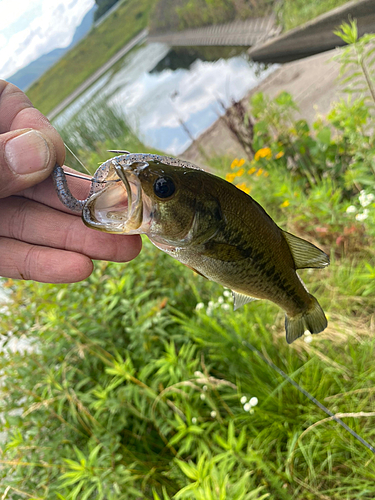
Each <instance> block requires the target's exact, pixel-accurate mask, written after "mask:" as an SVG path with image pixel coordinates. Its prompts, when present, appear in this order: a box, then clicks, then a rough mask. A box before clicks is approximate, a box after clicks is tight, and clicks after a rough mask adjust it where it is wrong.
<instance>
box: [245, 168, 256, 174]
mask: <svg viewBox="0 0 375 500" xmlns="http://www.w3.org/2000/svg"><path fill="white" fill-rule="evenodd" d="M256 170H257V169H256V168H255V167H252V168H251V169H250V170H248V171H247V173H248V174H249V175H253V173H254V172H256Z"/></svg>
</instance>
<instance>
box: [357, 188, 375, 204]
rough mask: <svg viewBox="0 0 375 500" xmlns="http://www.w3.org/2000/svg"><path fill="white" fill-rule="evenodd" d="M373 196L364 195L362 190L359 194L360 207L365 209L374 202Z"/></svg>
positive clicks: (370, 194)
mask: <svg viewBox="0 0 375 500" xmlns="http://www.w3.org/2000/svg"><path fill="white" fill-rule="evenodd" d="M374 198H375V196H374V195H373V194H372V193H369V194H366V192H365V191H364V190H362V191H361V192H360V193H359V203H360V204H361V205H362V207H367V205H370V203H371V202H372V201H373V200H374Z"/></svg>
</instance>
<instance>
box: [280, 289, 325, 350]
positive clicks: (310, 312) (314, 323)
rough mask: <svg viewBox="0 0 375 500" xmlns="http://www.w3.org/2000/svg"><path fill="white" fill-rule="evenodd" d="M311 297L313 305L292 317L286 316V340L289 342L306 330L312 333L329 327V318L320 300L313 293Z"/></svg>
mask: <svg viewBox="0 0 375 500" xmlns="http://www.w3.org/2000/svg"><path fill="white" fill-rule="evenodd" d="M309 295H310V294H309ZM310 298H311V305H310V307H309V308H308V309H307V310H306V311H305V312H303V313H301V314H298V315H296V316H294V317H292V318H290V317H288V316H285V330H286V341H287V342H288V344H291V343H292V342H294V341H295V340H296V339H298V338H299V337H301V335H303V334H304V332H305V331H306V330H308V331H309V332H310V333H319V332H322V331H323V330H324V329H325V328H326V327H327V318H326V317H325V315H324V312H323V309H322V308H321V307H320V305H319V302H318V301H317V300H316V298H315V297H313V296H312V295H310Z"/></svg>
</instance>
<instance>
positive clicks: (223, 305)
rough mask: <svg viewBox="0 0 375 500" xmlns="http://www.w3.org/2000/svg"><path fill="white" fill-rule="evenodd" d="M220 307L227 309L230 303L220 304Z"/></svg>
mask: <svg viewBox="0 0 375 500" xmlns="http://www.w3.org/2000/svg"><path fill="white" fill-rule="evenodd" d="M221 308H222V309H224V311H229V309H230V305H229V304H221Z"/></svg>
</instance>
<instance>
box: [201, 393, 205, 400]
mask: <svg viewBox="0 0 375 500" xmlns="http://www.w3.org/2000/svg"><path fill="white" fill-rule="evenodd" d="M200 398H201V400H202V401H204V400H205V399H206V395H205V394H203V393H202V394H201V395H200Z"/></svg>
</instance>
